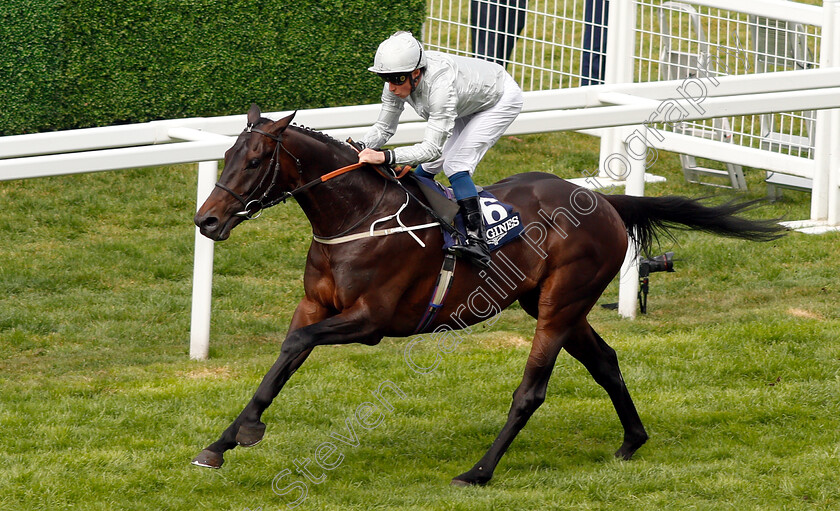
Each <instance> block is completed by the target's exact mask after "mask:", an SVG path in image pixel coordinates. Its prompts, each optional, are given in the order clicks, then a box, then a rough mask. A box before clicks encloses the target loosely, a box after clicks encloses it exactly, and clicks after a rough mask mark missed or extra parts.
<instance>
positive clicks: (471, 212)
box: [452, 197, 490, 268]
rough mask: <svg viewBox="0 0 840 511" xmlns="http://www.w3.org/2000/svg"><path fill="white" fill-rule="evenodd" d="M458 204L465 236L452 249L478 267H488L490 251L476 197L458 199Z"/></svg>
mask: <svg viewBox="0 0 840 511" xmlns="http://www.w3.org/2000/svg"><path fill="white" fill-rule="evenodd" d="M458 205H459V206H461V214H462V216H463V218H464V227H465V228H466V231H467V236H466V239H465V244H464V245H455V246H454V247H452V250H453V251H454V252H455V255H457V256H459V257H466V258H469V259H470V260H472V262H473V263H474V264H475V265H476V266H478V267H479V268H488V267H489V266H490V251H489V250H488V249H487V241H486V236H485V232H484V222H483V221H482V215H481V207H480V206H479V204H478V197H470V198H467V199H461V200H459V201H458Z"/></svg>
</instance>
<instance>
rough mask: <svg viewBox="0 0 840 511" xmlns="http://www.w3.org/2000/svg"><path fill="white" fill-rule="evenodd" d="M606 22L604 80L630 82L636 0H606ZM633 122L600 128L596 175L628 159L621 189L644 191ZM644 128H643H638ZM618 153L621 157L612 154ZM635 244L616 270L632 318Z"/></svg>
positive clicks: (622, 309) (623, 310) (623, 309)
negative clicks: (631, 140) (632, 146)
mask: <svg viewBox="0 0 840 511" xmlns="http://www.w3.org/2000/svg"><path fill="white" fill-rule="evenodd" d="M609 3H610V6H609V9H610V11H609V25H608V29H607V62H606V70H605V75H604V82H605V83H608V84H615V83H632V82H633V70H634V59H635V56H636V44H635V42H636V2H635V1H634V0H612V1H610V2H609ZM636 128H637V127H636V126H629V127H625V128H614V129H608V130H605V131H604V136H602V138H601V156H600V163H601V165H600V166H599V170H600V171H599V175H601V176H604V177H613V178H614V177H615V172H612V174H613V175H612V176H610V174H611V173H610V172H608V170H609V169H608V167H609V166H610V165H609V164H610V162H611V161H618V160H619V159H621V160H623V162H624V163H625V164H627V163H629V168H627V169H624V176H623V177H624V182H625V187H626V188H625V193H626V194H627V195H638V196H641V195H644V194H645V161H644V159H643V160H642V161H638V160H637V159H635V158H634V157H633V155H632V152H631V151H628V144H627V140H628V137H629V135H630V134H631V133H633V132H634V130H635V129H636ZM642 129H644V128H642ZM617 155H621V156H623V157H624V158H621V157H619V158H616V156H617ZM637 253H638V247H637V246H636V244H635V243H634V242H633V240H629V244H628V246H627V254H626V256H625V259H624V264H622V266H621V273H620V274H619V289H618V313H619V315H621V316H623V317H625V318H628V319H633V318H635V317H636V299H637V297H638V293H639V267H638V264H637V261H636V254H637Z"/></svg>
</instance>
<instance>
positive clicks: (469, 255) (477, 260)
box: [449, 238, 490, 270]
mask: <svg viewBox="0 0 840 511" xmlns="http://www.w3.org/2000/svg"><path fill="white" fill-rule="evenodd" d="M449 250H451V251H452V253H454V254H455V255H456V256H458V257H461V258H464V259H469V261H470V262H471V263H473V264H475V265H476V266H477V267H479V268H481V269H483V270H486V269H487V268H489V267H490V251H489V250H488V249H486V248H484V247H482V246H481V244H480V242H479V241H478V240H475V239H473V238H468V239H467V242H466V244H464V245H454V246H452V247H451V248H450V249H449Z"/></svg>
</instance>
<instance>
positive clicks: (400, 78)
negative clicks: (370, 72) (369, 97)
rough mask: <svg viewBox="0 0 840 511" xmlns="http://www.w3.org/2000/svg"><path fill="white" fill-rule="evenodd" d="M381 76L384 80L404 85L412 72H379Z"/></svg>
mask: <svg viewBox="0 0 840 511" xmlns="http://www.w3.org/2000/svg"><path fill="white" fill-rule="evenodd" d="M378 74H379V78H382V80H383V81H385V82H387V83H390V84H393V85H402V84H404V83H405V82H406V81H408V79H409V78H410V77H411V73H378Z"/></svg>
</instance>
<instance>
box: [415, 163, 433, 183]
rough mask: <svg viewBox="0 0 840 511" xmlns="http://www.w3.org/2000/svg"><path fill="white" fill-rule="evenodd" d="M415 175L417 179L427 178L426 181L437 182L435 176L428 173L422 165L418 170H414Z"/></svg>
mask: <svg viewBox="0 0 840 511" xmlns="http://www.w3.org/2000/svg"><path fill="white" fill-rule="evenodd" d="M414 175H415V176H417V177H425V178H426V179H431V180H432V181H434V180H435V175H434V174H429V173H428V172H426V170H425V169H424V168H423V166H422V165H418V166H417V168H416V169H414Z"/></svg>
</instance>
